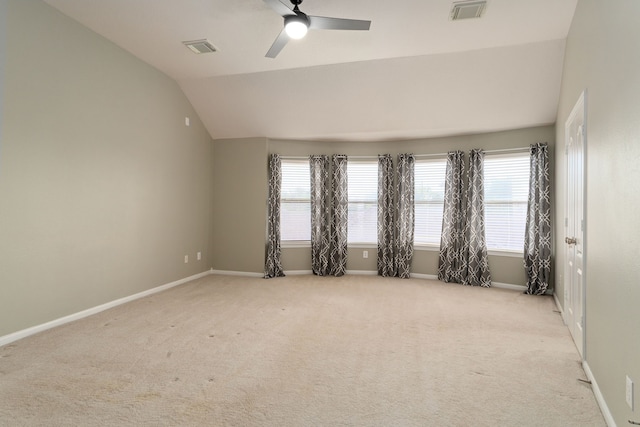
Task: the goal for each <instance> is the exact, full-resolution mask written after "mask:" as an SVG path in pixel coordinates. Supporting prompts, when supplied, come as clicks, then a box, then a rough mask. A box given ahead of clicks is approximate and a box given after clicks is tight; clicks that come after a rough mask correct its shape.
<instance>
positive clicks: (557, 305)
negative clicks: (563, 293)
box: [553, 292, 567, 325]
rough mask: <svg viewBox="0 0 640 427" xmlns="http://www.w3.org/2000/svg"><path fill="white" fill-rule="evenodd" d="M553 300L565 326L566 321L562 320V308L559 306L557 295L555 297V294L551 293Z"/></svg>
mask: <svg viewBox="0 0 640 427" xmlns="http://www.w3.org/2000/svg"><path fill="white" fill-rule="evenodd" d="M553 300H554V301H555V302H556V307H558V311H559V312H560V317H562V322H563V323H564V324H565V325H566V324H567V319H565V318H564V310H563V309H562V306H561V305H560V300H559V299H558V295H556V293H555V292H554V293H553Z"/></svg>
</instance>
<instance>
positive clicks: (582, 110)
mask: <svg viewBox="0 0 640 427" xmlns="http://www.w3.org/2000/svg"><path fill="white" fill-rule="evenodd" d="M578 114H582V177H581V178H582V206H581V208H582V224H581V227H580V228H581V230H580V231H581V233H580V236H577V237H579V238H581V239H582V283H581V284H580V287H581V289H580V295H581V297H582V298H581V301H580V302H579V304H580V306H581V307H580V309H581V317H582V319H581V326H582V337H581V338H582V346H581V347H582V348H578V351H579V352H580V355H581V357H582V360H586V358H587V353H586V351H587V321H586V309H587V293H586V288H587V286H586V284H587V179H586V178H587V129H588V126H587V90H586V89H585V90H583V91H582V93H580V96H579V97H578V100H577V101H576V103H575V105H574V107H573V109H572V110H571V113H570V114H569V116H568V117H567V120H566V122H565V134H564V144H565V146H564V149H565V177H564V178H565V179H564V191H565V197H564V217H565V218H564V227H563V231H564V235H565V236H566V237H569V236H568V234H567V228H568V221H569V219H568V217H569V215H568V211H569V209H568V207H569V192H568V189H569V166H568V162H569V156H568V151H569V138H570V133H571V132H570V126H571V124H572V122H573V120H574V119H575V118H576V117H577V116H578ZM574 237H575V236H574ZM562 243H563V245H566V243H565V242H564V239H563V240H562ZM563 251H565V254H566V246H563ZM566 258H567V257H566V255H565V263H564V267H565V269H566V268H567V266H568V261H569V260H568V259H566ZM567 277H568V275H567V271H565V272H564V278H563V280H564V310H563V320H564V323H565V324H566V325H567V326H568V327H569V329H570V331H573V329H572V328H573V327H574V326H573V325H570V324H569V319H567V316H568V314H567V312H568V307H567V304H569V303H570V301H568V291H569V290H568V285H569V286H570V284H568V283H567ZM574 321H575V319H574ZM571 338H572V339H573V340H574V342H575V339H574V338H573V332H572V337H571ZM576 347H577V345H576Z"/></svg>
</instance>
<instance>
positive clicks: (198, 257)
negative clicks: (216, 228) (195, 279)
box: [196, 252, 202, 261]
mask: <svg viewBox="0 0 640 427" xmlns="http://www.w3.org/2000/svg"><path fill="white" fill-rule="evenodd" d="M196 258H197V259H198V261H200V260H201V259H202V252H198V253H197V254H196Z"/></svg>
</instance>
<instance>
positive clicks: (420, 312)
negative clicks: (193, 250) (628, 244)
mask: <svg viewBox="0 0 640 427" xmlns="http://www.w3.org/2000/svg"><path fill="white" fill-rule="evenodd" d="M555 309H556V308H555V305H554V303H553V299H552V298H551V297H534V296H526V295H523V294H521V293H519V292H515V291H510V290H503V289H481V288H471V287H465V286H461V285H456V284H445V283H441V282H437V281H430V280H421V279H409V280H401V279H388V278H381V277H376V276H345V277H341V278H329V277H314V276H293V277H286V278H280V279H271V280H264V279H254V278H246V277H228V276H207V277H205V278H202V279H199V280H196V281H194V282H190V283H187V284H185V285H182V286H179V287H176V288H173V289H170V290H168V291H165V292H162V293H159V294H155V295H152V296H150V297H147V298H143V299H139V300H136V301H134V302H131V303H128V304H125V305H122V306H119V307H116V308H114V309H111V310H108V311H105V312H102V313H99V314H97V315H95V316H92V317H89V318H86V319H83V320H80V321H77V322H74V323H70V324H67V325H64V326H62V327H59V328H55V329H52V330H49V331H46V332H44V333H41V334H38V335H34V336H32V337H29V338H26V339H23V340H20V341H16V342H14V343H12V344H10V345H7V346H4V347H0V425H2V426H62V425H64V426H67V425H68V426H71V425H73V426H120V425H124V426H126V425H131V426H133V425H135V426H163V425H175V426H194V425H206V426H563V427H566V426H605V425H606V424H605V421H604V419H603V417H602V415H601V413H600V411H599V409H598V406H597V404H596V401H595V399H594V396H593V393H592V391H591V389H590V387H589V385H587V384H584V383H582V382H580V381H578V379H584V378H585V374H584V372H583V371H582V368H581V365H580V359H579V356H578V353H577V350H576V349H575V347H574V344H573V342H572V341H571V338H570V336H569V333H568V330H567V328H566V327H565V326H564V325H563V323H562V319H561V317H560V315H559V314H558V313H557V312H555Z"/></svg>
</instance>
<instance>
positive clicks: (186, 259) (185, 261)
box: [184, 255, 189, 264]
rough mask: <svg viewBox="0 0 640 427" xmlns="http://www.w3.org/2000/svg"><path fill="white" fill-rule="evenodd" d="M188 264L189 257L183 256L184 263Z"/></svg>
mask: <svg viewBox="0 0 640 427" xmlns="http://www.w3.org/2000/svg"><path fill="white" fill-rule="evenodd" d="M188 262H189V255H185V256H184V263H185V264H186V263H188Z"/></svg>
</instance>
